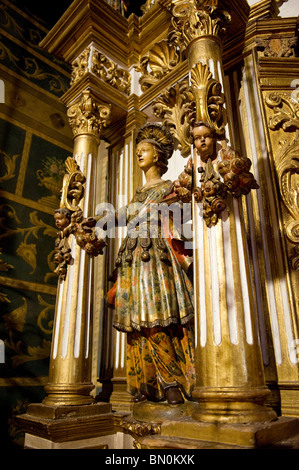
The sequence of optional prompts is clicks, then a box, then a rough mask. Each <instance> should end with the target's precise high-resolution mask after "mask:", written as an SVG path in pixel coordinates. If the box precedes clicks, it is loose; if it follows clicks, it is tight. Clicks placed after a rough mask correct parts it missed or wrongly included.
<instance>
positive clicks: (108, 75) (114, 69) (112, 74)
mask: <svg viewBox="0 0 299 470" xmlns="http://www.w3.org/2000/svg"><path fill="white" fill-rule="evenodd" d="M91 62H92V65H91V72H93V73H94V74H95V75H97V76H98V77H99V78H100V79H101V80H103V81H104V82H106V83H108V84H109V85H111V86H112V87H113V88H116V89H117V90H119V91H121V92H123V93H125V94H126V95H129V94H130V92H131V75H130V73H129V72H128V71H127V70H125V69H123V68H121V67H119V66H118V65H117V64H115V63H114V62H112V60H110V59H108V57H106V56H105V55H104V54H102V53H101V52H99V51H97V50H93V52H92V56H91Z"/></svg>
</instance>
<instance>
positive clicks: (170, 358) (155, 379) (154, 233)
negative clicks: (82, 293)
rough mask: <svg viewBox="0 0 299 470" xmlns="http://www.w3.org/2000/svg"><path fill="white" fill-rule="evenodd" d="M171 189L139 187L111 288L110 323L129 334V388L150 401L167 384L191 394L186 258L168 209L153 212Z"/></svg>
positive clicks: (189, 288)
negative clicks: (113, 311)
mask: <svg viewBox="0 0 299 470" xmlns="http://www.w3.org/2000/svg"><path fill="white" fill-rule="evenodd" d="M171 190H172V183H171V182H170V181H164V182H163V183H159V184H156V185H153V186H151V187H146V188H140V189H138V190H137V192H136V194H135V196H134V198H133V201H132V202H131V204H130V205H129V206H128V214H129V215H128V219H127V222H128V225H127V227H128V236H127V237H126V238H125V240H124V241H123V243H122V245H121V247H120V250H119V253H118V257H117V260H116V266H117V279H116V283H115V285H114V288H113V289H112V290H111V291H110V292H109V297H110V303H111V302H113V303H114V307H115V316H114V322H113V325H114V327H115V328H116V329H118V330H119V331H124V332H127V333H128V335H127V383H128V391H129V392H130V393H132V394H136V393H139V392H141V393H142V394H144V395H145V396H147V397H148V398H149V399H151V400H163V399H164V396H165V389H166V388H167V387H171V386H179V387H180V388H181V390H182V392H183V393H184V395H185V396H186V397H189V396H190V394H191V390H192V387H193V384H194V377H195V376H194V345H193V315H194V308H193V287H192V283H191V281H190V279H189V277H188V275H187V273H186V272H185V270H184V269H183V267H182V266H184V265H188V263H186V260H187V259H188V257H187V254H186V250H184V247H183V243H182V242H180V241H178V240H177V239H175V238H174V235H173V234H174V233H175V227H174V225H173V218H172V217H171V212H170V216H169V217H166V218H165V217H163V216H162V213H163V212H162V213H161V210H157V208H158V207H161V206H158V204H159V203H161V202H163V201H166V200H167V196H168V195H169V194H170V192H171ZM136 209H137V211H136ZM136 214H138V219H137V218H136ZM136 221H138V223H137V222H136ZM112 298H113V299H112Z"/></svg>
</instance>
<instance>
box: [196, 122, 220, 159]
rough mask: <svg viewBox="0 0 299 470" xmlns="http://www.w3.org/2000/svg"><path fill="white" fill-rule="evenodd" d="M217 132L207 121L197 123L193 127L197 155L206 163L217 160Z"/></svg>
mask: <svg viewBox="0 0 299 470" xmlns="http://www.w3.org/2000/svg"><path fill="white" fill-rule="evenodd" d="M215 134H216V131H215V128H214V126H213V125H212V124H209V123H208V122H205V121H199V122H195V123H194V124H193V126H192V130H191V135H192V137H193V143H194V146H195V148H196V149H197V153H198V155H199V156H200V158H201V160H202V161H203V162H204V163H206V162H207V161H208V159H209V158H210V159H211V160H214V159H215V158H216V135H215Z"/></svg>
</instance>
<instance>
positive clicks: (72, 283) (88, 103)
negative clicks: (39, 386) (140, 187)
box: [44, 91, 109, 405]
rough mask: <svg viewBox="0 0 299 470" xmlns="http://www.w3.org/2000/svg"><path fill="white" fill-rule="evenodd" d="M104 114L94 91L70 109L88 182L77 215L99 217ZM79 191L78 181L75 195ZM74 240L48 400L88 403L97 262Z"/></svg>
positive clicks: (62, 287) (60, 299) (62, 288)
mask: <svg viewBox="0 0 299 470" xmlns="http://www.w3.org/2000/svg"><path fill="white" fill-rule="evenodd" d="M106 111H107V114H105V113H106ZM101 113H103V114H102V115H101ZM100 115H101V116H102V118H103V119H104V121H105V122H106V117H108V116H109V110H108V108H106V107H105V110H104V107H99V106H98V105H97V103H96V102H95V100H94V98H93V97H92V95H91V93H90V92H89V91H85V92H83V93H82V95H81V98H80V99H79V101H78V102H77V103H75V104H73V105H72V106H70V107H69V108H68V116H69V119H70V124H71V126H72V128H73V132H74V152H73V159H74V161H75V162H76V165H77V168H78V171H79V172H80V174H81V175H83V176H82V178H81V179H82V180H83V181H84V190H83V192H82V197H81V199H80V202H79V205H78V207H75V209H76V210H75V211H74V212H72V213H73V214H75V213H77V212H78V211H79V213H80V214H81V213H82V217H83V219H84V218H88V217H90V216H92V215H94V201H95V182H96V156H97V152H98V145H99V131H100V129H101V126H102V125H103V122H104V121H103V120H101V118H100ZM77 189H78V187H77V186H76V183H75V184H74V187H73V189H72V192H70V193H71V195H72V196H73V195H76V191H77ZM66 193H67V191H66V190H65V188H64V189H63V192H62V200H61V204H60V205H61V208H64V207H67V208H70V204H69V203H68V201H67V194H66ZM68 239H69V240H68V243H69V246H70V248H71V257H72V262H70V264H69V265H68V267H67V272H66V276H65V279H60V280H59V285H58V293H57V302H56V311H55V324H54V330H53V340H52V351H51V358H50V369H49V384H48V385H47V386H46V387H45V389H46V391H47V393H48V396H47V397H46V398H45V400H44V403H45V404H55V405H57V404H59V405H83V404H88V403H91V402H92V401H93V398H92V397H91V396H90V392H91V390H92V389H93V388H94V385H93V384H92V382H91V351H92V347H91V337H92V282H93V260H92V257H91V255H90V254H88V253H87V252H86V250H84V249H82V247H81V246H79V245H78V243H77V238H76V236H75V235H73V234H70V235H69V237H68Z"/></svg>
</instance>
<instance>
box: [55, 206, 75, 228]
mask: <svg viewBox="0 0 299 470" xmlns="http://www.w3.org/2000/svg"><path fill="white" fill-rule="evenodd" d="M54 219H55V225H56V227H57V228H58V229H59V230H63V229H65V228H66V227H67V226H68V225H69V224H70V221H71V211H69V210H68V209H65V208H61V209H56V210H55V212H54Z"/></svg>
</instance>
